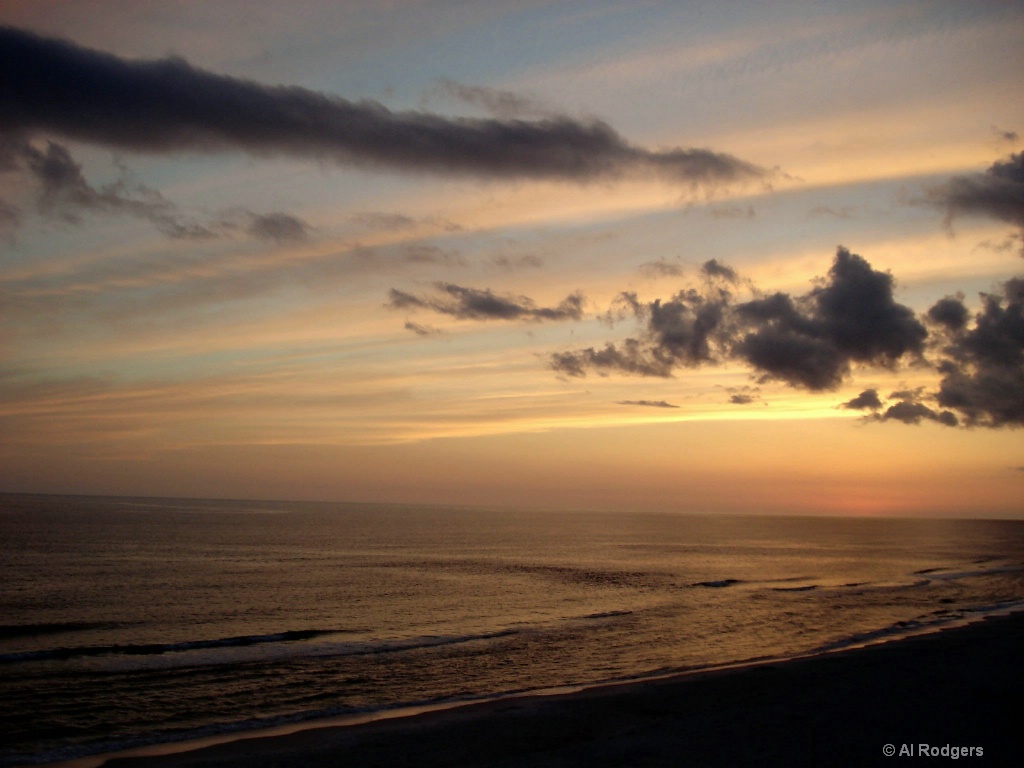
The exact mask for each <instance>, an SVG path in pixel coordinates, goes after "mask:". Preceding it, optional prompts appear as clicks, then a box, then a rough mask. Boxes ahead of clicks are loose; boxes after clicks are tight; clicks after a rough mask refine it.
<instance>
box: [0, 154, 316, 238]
mask: <svg viewBox="0 0 1024 768" xmlns="http://www.w3.org/2000/svg"><path fill="white" fill-rule="evenodd" d="M0 159H2V166H3V169H4V170H6V171H7V172H14V173H19V174H21V175H22V176H23V177H24V180H25V181H26V183H27V184H31V185H34V186H35V187H36V189H37V194H36V207H37V208H38V210H39V212H40V213H42V214H43V215H44V216H47V217H50V218H53V219H57V220H59V221H63V222H65V223H69V224H79V223H81V220H82V215H83V214H86V213H94V214H107V215H127V216H133V217H135V218H139V219H144V220H146V221H149V222H150V223H151V224H153V225H154V226H155V227H156V228H157V229H158V230H159V231H160V232H162V233H164V234H165V235H167V236H168V237H171V238H176V239H192V240H205V239H212V238H218V237H228V236H231V235H233V234H234V233H235V232H236V231H237V230H238V229H239V228H240V226H244V227H245V230H246V232H247V233H248V234H249V235H251V236H253V237H255V238H257V239H260V240H268V241H274V242H278V243H285V242H299V241H302V240H306V239H307V238H308V237H309V233H310V231H311V228H310V227H309V225H308V224H306V223H305V222H304V221H302V220H301V219H299V218H298V217H296V216H292V215H290V214H287V213H280V212H273V213H265V214H258V213H253V212H252V211H246V210H241V209H240V210H235V211H233V212H229V213H224V214H221V215H218V216H211V217H207V220H206V221H197V220H196V219H195V218H193V217H190V216H188V215H186V214H184V213H183V212H182V211H181V209H180V208H179V207H178V206H177V205H175V204H174V203H173V202H171V201H170V200H168V199H167V198H165V197H164V196H163V195H162V194H160V192H158V191H157V190H155V189H152V188H150V187H147V186H146V185H144V184H140V183H138V182H135V181H131V180H129V179H128V178H127V175H126V174H125V175H122V178H119V179H118V180H116V181H114V182H112V183H109V184H104V185H102V186H100V187H96V186H94V185H92V184H90V183H89V181H88V180H87V179H86V178H85V175H84V173H83V171H82V166H81V164H79V163H78V162H77V161H76V160H75V159H74V157H72V155H71V152H70V151H69V150H68V148H67V147H66V146H64V145H63V144H60V143H58V142H54V141H48V142H46V143H45V144H44V145H42V146H40V145H38V144H36V143H33V142H31V141H28V140H25V139H22V138H19V137H15V136H7V137H6V139H5V141H4V142H3V145H2V146H0ZM14 213H16V214H18V215H17V216H15V217H13V218H12V219H11V221H10V222H9V223H10V224H11V226H12V228H13V227H14V226H17V225H19V224H20V223H21V216H20V212H18V211H17V209H14ZM0 214H2V210H0ZM2 224H3V222H2V220H0V225H2Z"/></svg>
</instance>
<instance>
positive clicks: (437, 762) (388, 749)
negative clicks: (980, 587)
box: [106, 614, 1024, 768]
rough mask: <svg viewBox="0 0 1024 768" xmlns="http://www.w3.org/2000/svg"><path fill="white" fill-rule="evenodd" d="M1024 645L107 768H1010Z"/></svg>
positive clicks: (545, 700)
mask: <svg viewBox="0 0 1024 768" xmlns="http://www.w3.org/2000/svg"><path fill="white" fill-rule="evenodd" d="M1022 640H1024V614H1016V615H1012V616H1003V617H998V618H990V619H987V620H985V621H982V622H978V623H975V624H972V625H969V626H965V627H958V628H953V629H948V630H945V631H942V632H938V633H932V634H928V635H922V636H918V637H911V638H907V639H903V640H899V641H894V642H889V643H885V644H881V645H875V646H871V647H867V648H860V649H851V650H847V651H842V652H837V653H830V654H826V655H823V656H818V657H813V658H805V659H797V660H792V661H787V662H782V663H768V664H761V665H755V666H749V667H743V668H737V669H728V670H717V671H711V672H704V673H697V674H690V675H684V676H679V677H673V678H665V679H660V680H652V681H645V682H637V683H630V684H625V685H618V686H608V687H603V688H595V689H589V690H585V691H582V692H578V693H574V694H567V695H558V696H526V697H519V698H514V699H506V700H501V701H494V702H488V703H483V704H476V705H470V706H465V707H459V708H456V709H450V710H445V711H439V712H428V713H424V714H420V715H416V716H412V717H406V718H399V719H392V720H386V721H378V722H371V723H366V724H363V725H356V726H349V727H325V728H309V729H306V730H303V731H299V732H296V733H292V734H289V735H283V736H271V737H258V738H246V739H241V740H237V741H233V742H230V743H225V744H219V745H215V746H209V747H205V748H200V749H194V750H191V751H186V752H178V753H176V754H168V755H159V756H148V757H115V758H113V759H110V760H108V761H107V763H106V765H107V766H108V768H199V767H200V766H204V767H208V768H234V767H235V766H238V767H239V768H241V767H242V766H244V767H245V768H271V766H273V767H275V768H292V767H294V768H300V766H302V767H305V766H333V765H346V766H389V767H390V768H398V767H401V766H409V767H411V766H417V767H420V768H426V767H427V766H438V767H440V766H521V767H525V766H530V767H531V768H534V767H536V768H539V767H540V766H568V765H573V766H584V765H585V766H680V765H695V766H740V765H766V766H843V765H849V766H868V765H893V764H896V765H900V764H906V762H907V761H908V760H910V761H911V762H925V763H930V764H948V763H947V761H949V760H956V761H957V763H959V762H960V761H961V760H962V761H965V762H966V763H967V764H978V765H986V766H993V765H999V766H1011V765H1014V766H1015V765H1020V764H1021V760H1022V759H1024V758H1022V756H1024V733H1022V730H1021V727H1020V721H1019V717H1018V716H1016V715H1015V714H1014V711H1015V702H1017V701H1019V696H1020V692H1021V691H1022V690H1024V663H1022V661H1021V656H1020V652H1021V647H1022ZM972 748H973V749H972ZM888 750H892V751H893V752H894V754H893V755H891V756H890V755H888V754H887V751H888ZM922 753H923V754H922Z"/></svg>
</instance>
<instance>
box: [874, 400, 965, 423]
mask: <svg viewBox="0 0 1024 768" xmlns="http://www.w3.org/2000/svg"><path fill="white" fill-rule="evenodd" d="M868 418H869V419H870V420H873V421H899V422H902V423H904V424H920V423H921V422H922V421H935V422H938V423H939V424H944V425H945V426H947V427H955V426H957V425H958V424H959V420H958V419H957V417H956V414H954V413H953V412H952V411H936V410H933V409H931V408H929V407H928V406H927V405H925V404H924V403H921V402H916V401H913V400H900V401H899V402H898V403H896V404H894V405H890V406H889V407H888V408H886V409H885V412H884V413H875V414H872V415H871V416H869V417H868Z"/></svg>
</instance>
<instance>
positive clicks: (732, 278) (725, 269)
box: [700, 259, 740, 284]
mask: <svg viewBox="0 0 1024 768" xmlns="http://www.w3.org/2000/svg"><path fill="white" fill-rule="evenodd" d="M700 271H701V274H702V275H704V276H705V277H710V278H721V279H722V280H725V281H726V282H729V283H733V284H736V283H738V282H739V280H740V276H739V274H738V273H737V272H736V270H735V269H733V268H732V267H730V266H727V265H725V264H721V263H719V261H718V260H717V259H709V260H708V261H705V262H704V263H703V264H701V266H700Z"/></svg>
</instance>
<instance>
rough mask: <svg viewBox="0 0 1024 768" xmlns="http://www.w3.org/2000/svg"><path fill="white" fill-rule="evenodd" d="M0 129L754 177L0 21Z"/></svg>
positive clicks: (407, 164) (170, 144)
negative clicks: (351, 97)
mask: <svg viewBox="0 0 1024 768" xmlns="http://www.w3.org/2000/svg"><path fill="white" fill-rule="evenodd" d="M0 131H4V132H7V133H13V134H21V135H33V134H36V133H44V134H53V135H58V136H63V137H68V138H73V139H77V140H81V141H85V142H92V143H96V144H100V145H105V146H109V147H113V148H116V149H120V150H131V151H140V152H181V151H199V152H216V151H227V150H241V151H244V152H249V153H253V154H257V155H266V154H276V155H293V156H300V157H311V158H318V159H330V160H334V161H336V162H339V163H347V164H354V165H361V166H379V167H388V168H395V169H401V170H405V171H427V172H434V173H443V174H469V175H476V176H483V177H499V178H533V179H562V180H570V181H587V180H591V179H607V178H614V177H619V176H627V175H632V176H637V175H651V176H658V177H661V178H664V179H668V180H671V181H675V182H678V183H683V184H687V185H691V186H693V185H714V184H718V183H723V182H734V181H743V180H750V179H756V178H760V177H762V176H764V175H765V172H764V171H763V170H762V169H760V168H758V167H757V166H755V165H752V164H751V163H748V162H745V161H743V160H740V159H738V158H736V157H733V156H731V155H727V154H722V153H718V152H713V151H711V150H708V149H682V148H675V149H665V150H658V151H654V150H648V149H644V148H642V147H638V146H635V145H633V144H630V143H629V142H628V141H626V140H625V139H624V138H623V137H622V136H620V135H619V134H618V133H616V132H615V131H614V130H613V129H612V128H611V127H610V126H608V125H607V124H605V123H603V122H600V121H589V122H584V121H580V120H575V119H572V118H569V117H563V116H552V117H546V118H544V119H539V120H532V121H528V120H520V119H497V118H491V119H469V118H463V119H454V118H446V117H443V116H439V115H436V114H430V113H426V112H415V111H409V112H394V111H391V110H389V109H387V108H386V107H384V106H382V105H381V104H379V103H376V102H372V101H359V102H353V101H348V100H345V99H342V98H340V97H337V96H331V95H327V94H323V93H318V92H315V91H311V90H307V89H304V88H300V87H294V86H291V87H289V86H268V85H262V84H259V83H256V82H252V81H248V80H242V79H238V78H232V77H226V76H223V75H217V74H214V73H211V72H206V71H204V70H201V69H198V68H196V67H193V66H191V65H190V64H188V63H187V62H186V61H184V60H182V59H178V58H167V59H160V60H144V61H141V60H128V59H123V58H119V57H117V56H114V55H111V54H109V53H104V52H100V51H96V50H92V49H88V48H84V47H82V46H79V45H76V44H74V43H72V42H68V41H64V40H56V39H51V38H45V37H41V36H39V35H36V34H33V33H31V32H27V31H23V30H19V29H15V28H11V27H0Z"/></svg>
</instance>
